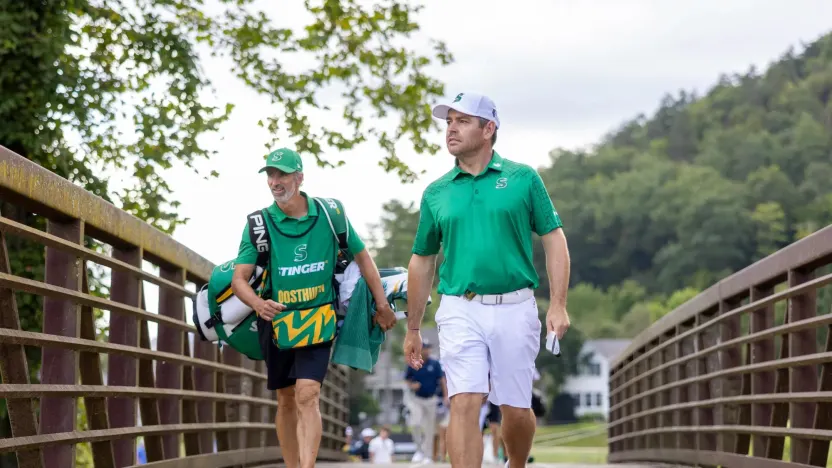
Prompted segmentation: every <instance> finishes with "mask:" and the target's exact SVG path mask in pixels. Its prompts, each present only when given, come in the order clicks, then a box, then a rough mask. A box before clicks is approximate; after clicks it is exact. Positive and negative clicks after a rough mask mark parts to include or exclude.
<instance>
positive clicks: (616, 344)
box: [585, 338, 632, 361]
mask: <svg viewBox="0 0 832 468" xmlns="http://www.w3.org/2000/svg"><path fill="white" fill-rule="evenodd" d="M630 342H632V340H628V339H613V338H605V339H599V340H587V341H586V343H585V345H586V346H587V347H590V348H592V349H593V350H594V351H595V352H596V353H598V354H600V355H601V356H603V357H604V358H606V359H607V360H608V361H612V360H614V359H615V358H617V357H618V355H619V354H621V353H623V352H624V350H625V349H627V346H630Z"/></svg>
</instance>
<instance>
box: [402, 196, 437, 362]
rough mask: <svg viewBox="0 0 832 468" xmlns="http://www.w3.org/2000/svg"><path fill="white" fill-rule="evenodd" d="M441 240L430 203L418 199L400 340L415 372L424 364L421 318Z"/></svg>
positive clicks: (423, 197)
mask: <svg viewBox="0 0 832 468" xmlns="http://www.w3.org/2000/svg"><path fill="white" fill-rule="evenodd" d="M441 242H442V236H441V233H440V230H439V227H438V226H437V223H436V222H435V218H434V216H433V212H432V211H431V208H430V203H429V202H428V200H427V199H426V197H425V195H424V194H423V195H422V203H421V207H420V211H419V226H418V227H417V228H416V238H415V239H414V241H413V256H412V257H410V263H409V264H408V267H407V334H406V335H405V338H404V356H405V359H406V360H407V362H408V364H409V365H410V366H412V367H414V368H416V369H419V368H421V367H422V364H424V362H423V360H422V334H421V332H420V329H421V326H422V317H424V315H425V306H426V305H427V303H428V297H430V290H431V289H432V286H433V275H434V272H435V271H436V254H438V253H439V247H440V245H441Z"/></svg>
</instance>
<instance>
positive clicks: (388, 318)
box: [373, 302, 396, 331]
mask: <svg viewBox="0 0 832 468" xmlns="http://www.w3.org/2000/svg"><path fill="white" fill-rule="evenodd" d="M373 321H374V322H375V323H376V324H377V325H378V326H379V327H381V329H382V330H384V331H387V330H390V329H391V328H393V327H394V326H395V325H396V313H395V312H393V309H392V308H391V307H390V304H388V303H387V302H385V303H384V304H382V305H380V306H379V307H378V308H377V309H376V315H375V317H373Z"/></svg>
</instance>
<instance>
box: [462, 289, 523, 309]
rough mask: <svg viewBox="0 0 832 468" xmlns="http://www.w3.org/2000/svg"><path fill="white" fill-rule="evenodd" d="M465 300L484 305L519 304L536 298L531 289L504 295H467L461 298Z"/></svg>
mask: <svg viewBox="0 0 832 468" xmlns="http://www.w3.org/2000/svg"><path fill="white" fill-rule="evenodd" d="M461 297H462V298H463V299H465V300H468V301H472V302H482V303H483V304H489V305H496V304H519V303H521V302H524V301H527V300H529V299H531V298H532V297H534V291H532V290H531V289H530V288H523V289H518V290H517V291H512V292H507V293H504V294H471V293H467V294H464V295H462V296H461Z"/></svg>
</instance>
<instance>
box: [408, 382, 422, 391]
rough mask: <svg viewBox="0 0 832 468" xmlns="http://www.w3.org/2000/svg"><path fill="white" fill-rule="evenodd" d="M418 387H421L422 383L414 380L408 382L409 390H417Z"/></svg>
mask: <svg viewBox="0 0 832 468" xmlns="http://www.w3.org/2000/svg"><path fill="white" fill-rule="evenodd" d="M420 388H422V384H420V383H419V382H415V381H414V382H410V389H411V390H413V391H416V390H419V389H420Z"/></svg>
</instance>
